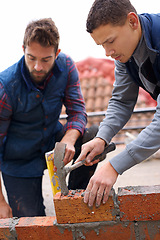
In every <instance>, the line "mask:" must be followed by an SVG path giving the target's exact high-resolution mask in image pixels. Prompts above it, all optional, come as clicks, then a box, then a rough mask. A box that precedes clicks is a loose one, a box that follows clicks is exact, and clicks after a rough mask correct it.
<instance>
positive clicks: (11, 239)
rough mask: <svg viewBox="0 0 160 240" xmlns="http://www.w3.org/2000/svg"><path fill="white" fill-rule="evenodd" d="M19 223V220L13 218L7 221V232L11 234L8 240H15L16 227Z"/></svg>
mask: <svg viewBox="0 0 160 240" xmlns="http://www.w3.org/2000/svg"><path fill="white" fill-rule="evenodd" d="M18 223H19V218H17V217H13V218H10V219H9V231H10V233H11V236H10V237H9V240H17V232H16V228H15V227H16V225H18Z"/></svg>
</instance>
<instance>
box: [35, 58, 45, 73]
mask: <svg viewBox="0 0 160 240" xmlns="http://www.w3.org/2000/svg"><path fill="white" fill-rule="evenodd" d="M34 69H35V70H36V71H37V72H39V71H41V70H42V69H43V67H42V64H41V62H39V61H37V62H36V63H35V65H34Z"/></svg>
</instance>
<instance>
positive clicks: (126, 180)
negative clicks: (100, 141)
mask: <svg viewBox="0 0 160 240" xmlns="http://www.w3.org/2000/svg"><path fill="white" fill-rule="evenodd" d="M122 150H123V148H122V147H117V149H116V150H115V151H114V152H112V153H109V154H108V155H107V158H106V160H104V161H103V162H101V163H100V164H99V166H101V165H102V164H104V163H105V161H108V160H109V159H110V158H112V157H113V156H114V155H116V154H118V153H119V152H121V151H122ZM136 185H141V186H146V185H160V160H158V159H154V158H151V159H150V160H146V161H144V162H142V163H140V164H138V165H136V166H134V167H132V168H131V169H129V170H127V171H126V172H125V173H123V174H122V175H120V176H119V177H118V179H117V182H116V183H115V185H114V188H115V190H116V191H117V189H118V187H124V186H136ZM3 192H4V194H5V196H6V193H5V189H4V187H3ZM43 196H44V204H45V206H46V214H47V216H54V215H55V211H54V204H53V194H52V189H51V184H50V179H49V175H48V170H45V174H44V178H43Z"/></svg>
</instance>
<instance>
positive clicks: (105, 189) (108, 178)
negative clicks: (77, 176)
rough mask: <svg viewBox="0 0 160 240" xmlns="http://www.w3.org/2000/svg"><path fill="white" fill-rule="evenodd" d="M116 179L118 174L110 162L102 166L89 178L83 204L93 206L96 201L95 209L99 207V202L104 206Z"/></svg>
mask: <svg viewBox="0 0 160 240" xmlns="http://www.w3.org/2000/svg"><path fill="white" fill-rule="evenodd" d="M117 177H118V173H117V172H116V170H115V169H114V168H113V167H112V165H111V164H110V162H107V163H106V164H104V165H103V166H102V167H101V168H100V169H98V170H97V171H96V172H95V174H94V175H93V176H92V177H91V179H90V181H89V184H88V186H87V188H86V191H85V196H84V202H85V203H86V204H88V206H89V207H92V206H93V203H94V201H96V207H99V206H100V204H101V201H102V202H103V204H105V203H106V202H107V200H108V197H109V193H110V191H111V188H112V186H113V185H114V183H115V182H116V180H117Z"/></svg>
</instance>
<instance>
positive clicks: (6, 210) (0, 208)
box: [0, 199, 13, 219]
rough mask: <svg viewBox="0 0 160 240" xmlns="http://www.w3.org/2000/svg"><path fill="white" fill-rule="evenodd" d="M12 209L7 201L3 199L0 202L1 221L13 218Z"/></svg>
mask: <svg viewBox="0 0 160 240" xmlns="http://www.w3.org/2000/svg"><path fill="white" fill-rule="evenodd" d="M12 217H13V215H12V209H11V208H10V206H9V205H8V204H7V202H6V201H5V199H2V200H1V201H0V219H1V218H12Z"/></svg>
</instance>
